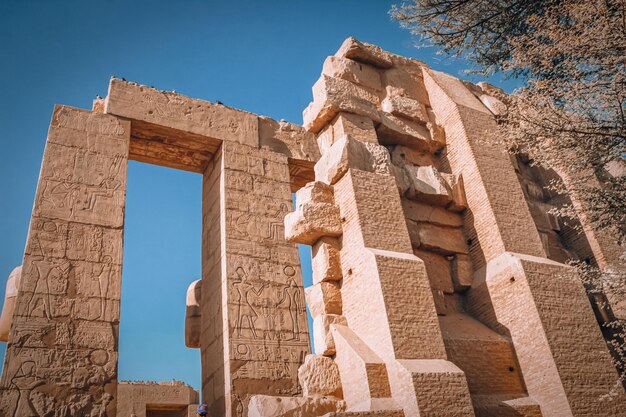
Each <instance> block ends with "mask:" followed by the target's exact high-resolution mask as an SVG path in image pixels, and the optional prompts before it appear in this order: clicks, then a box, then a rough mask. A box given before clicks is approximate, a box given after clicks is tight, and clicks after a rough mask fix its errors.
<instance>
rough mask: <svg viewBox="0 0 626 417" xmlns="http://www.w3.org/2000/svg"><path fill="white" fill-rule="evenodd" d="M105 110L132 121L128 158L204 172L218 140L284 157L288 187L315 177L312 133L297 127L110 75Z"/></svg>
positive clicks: (316, 153) (315, 149)
mask: <svg viewBox="0 0 626 417" xmlns="http://www.w3.org/2000/svg"><path fill="white" fill-rule="evenodd" d="M101 107H103V111H104V112H105V113H108V114H112V115H115V116H118V117H121V118H124V119H128V120H130V122H131V143H130V155H129V158H130V159H132V160H135V161H139V162H145V163H149V164H154V165H160V166H165V167H169V168H175V169H181V170H184V171H191V172H196V173H203V172H204V171H205V170H206V167H207V165H208V163H209V161H210V160H211V158H212V156H213V154H215V152H216V151H217V149H218V148H219V146H220V143H221V142H222V141H227V142H236V143H240V144H243V145H247V146H251V147H254V148H263V149H267V150H271V151H274V152H277V153H281V154H283V155H285V156H287V157H288V158H289V159H288V161H289V171H290V175H291V186H292V190H293V191H296V190H297V189H299V188H300V187H302V186H303V185H304V184H306V183H307V182H309V181H311V180H312V179H313V178H314V173H313V165H314V164H315V162H317V160H318V159H319V158H320V151H319V147H318V145H317V142H316V139H315V135H313V134H312V133H309V132H307V131H305V130H304V128H302V127H301V126H298V125H295V124H292V123H288V122H285V121H280V122H278V121H275V120H273V119H270V118H269V117H264V116H257V115H255V114H253V113H249V112H246V111H243V110H237V109H233V108H231V107H227V106H224V105H221V104H216V103H211V102H209V101H206V100H200V99H194V98H191V97H187V96H184V95H181V94H177V93H175V92H169V91H160V90H157V89H154V88H152V87H147V86H144V85H141V84H137V83H133V82H128V81H124V80H121V79H118V78H112V79H111V82H110V85H109V95H108V97H107V98H106V99H105V100H104V104H103V106H101Z"/></svg>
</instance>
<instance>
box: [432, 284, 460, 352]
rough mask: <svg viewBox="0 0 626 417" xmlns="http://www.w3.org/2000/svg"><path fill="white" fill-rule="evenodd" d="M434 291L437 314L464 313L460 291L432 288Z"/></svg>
mask: <svg viewBox="0 0 626 417" xmlns="http://www.w3.org/2000/svg"><path fill="white" fill-rule="evenodd" d="M432 292H433V299H434V300H435V308H436V309H437V315H438V316H439V317H441V316H445V315H449V314H455V313H462V312H463V311H464V310H463V300H462V299H461V296H460V295H459V294H458V293H453V294H450V293H446V292H443V291H442V290H438V289H435V288H433V289H432ZM453 362H454V361H453Z"/></svg>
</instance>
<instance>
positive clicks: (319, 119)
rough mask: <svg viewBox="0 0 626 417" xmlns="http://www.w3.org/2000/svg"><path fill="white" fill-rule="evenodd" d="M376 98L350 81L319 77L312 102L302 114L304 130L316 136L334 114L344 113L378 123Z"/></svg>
mask: <svg viewBox="0 0 626 417" xmlns="http://www.w3.org/2000/svg"><path fill="white" fill-rule="evenodd" d="M379 104H380V99H379V98H378V96H377V95H375V94H373V93H371V92H369V91H368V90H366V89H364V88H362V87H359V86H358V85H356V84H353V83H351V82H350V81H346V80H342V79H341V78H333V77H329V76H327V75H322V76H321V78H320V79H319V80H318V81H317V82H316V83H315V85H314V86H313V101H312V102H311V104H309V106H308V107H307V108H306V109H305V110H304V113H303V114H302V117H303V120H304V127H305V129H306V130H308V131H311V132H313V133H318V132H319V131H320V130H321V129H322V128H323V127H324V125H326V124H327V123H328V122H330V121H331V120H332V119H333V118H334V117H335V116H336V115H337V113H339V112H341V111H345V112H348V113H356V114H360V115H362V116H366V117H369V118H370V119H372V120H373V121H374V122H379V121H380V116H379V111H378V105H379Z"/></svg>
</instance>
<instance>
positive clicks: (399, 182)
mask: <svg viewBox="0 0 626 417" xmlns="http://www.w3.org/2000/svg"><path fill="white" fill-rule="evenodd" d="M389 168H390V172H391V175H393V178H394V179H395V180H396V186H397V187H398V193H400V195H401V196H403V195H405V194H406V193H407V192H409V191H410V190H411V187H412V181H411V178H410V177H409V173H408V172H407V171H406V170H405V169H404V168H403V167H399V166H397V165H394V164H391V166H390V167H389Z"/></svg>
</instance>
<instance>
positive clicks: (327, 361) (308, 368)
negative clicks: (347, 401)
mask: <svg viewBox="0 0 626 417" xmlns="http://www.w3.org/2000/svg"><path fill="white" fill-rule="evenodd" d="M298 381H299V382H300V386H302V395H304V396H305V397H326V396H330V397H337V398H342V390H341V380H340V379H339V368H337V364H336V363H335V361H333V360H332V359H331V358H328V357H326V356H320V355H307V357H306V358H305V359H304V363H303V364H302V365H301V366H300V368H299V369H298Z"/></svg>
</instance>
